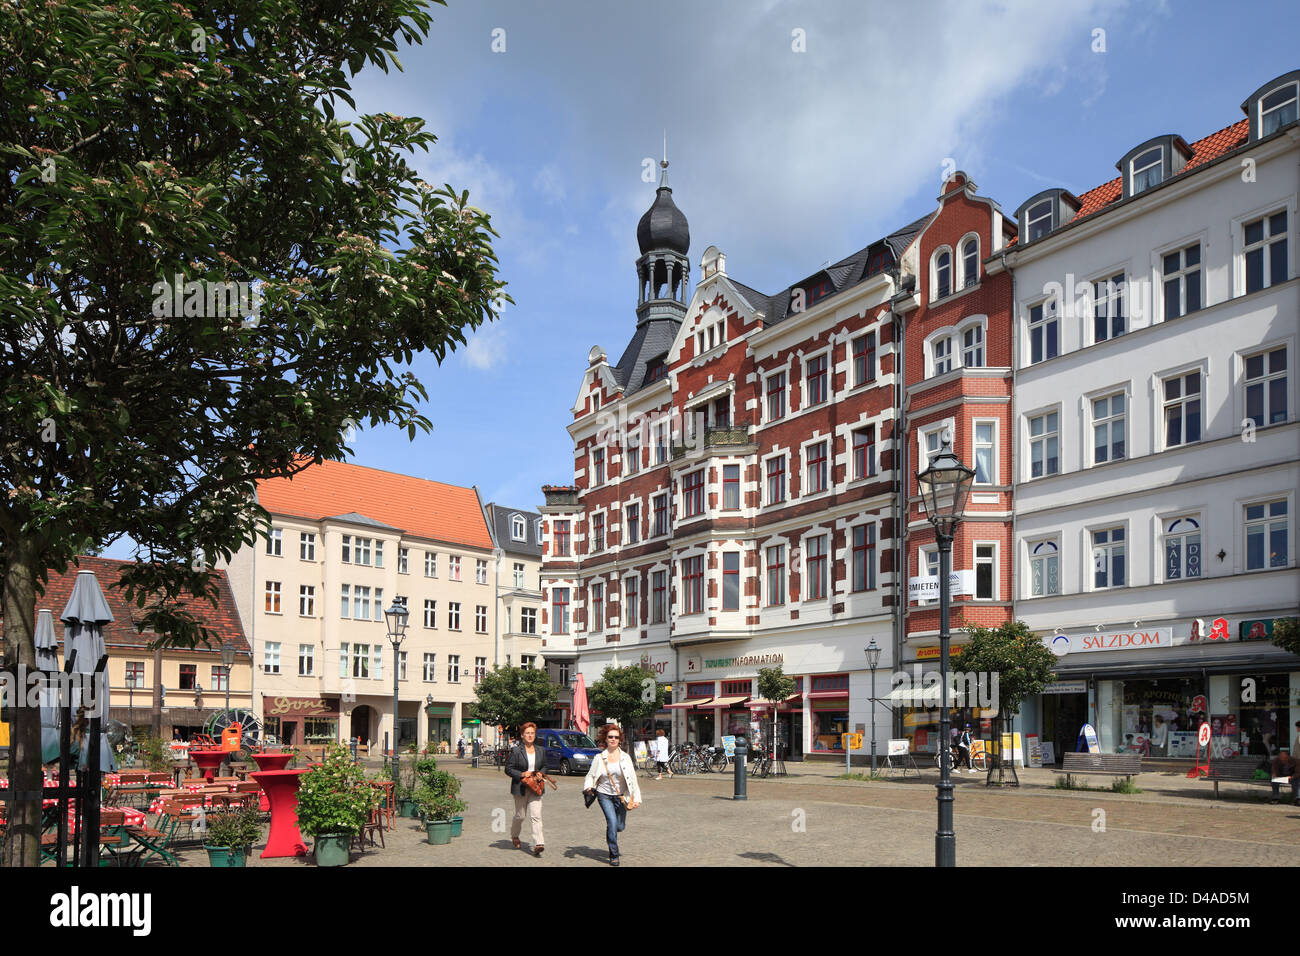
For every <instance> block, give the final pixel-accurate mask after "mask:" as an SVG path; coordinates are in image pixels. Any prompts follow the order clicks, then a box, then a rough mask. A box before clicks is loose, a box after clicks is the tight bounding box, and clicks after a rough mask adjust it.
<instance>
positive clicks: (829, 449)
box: [785, 435, 835, 501]
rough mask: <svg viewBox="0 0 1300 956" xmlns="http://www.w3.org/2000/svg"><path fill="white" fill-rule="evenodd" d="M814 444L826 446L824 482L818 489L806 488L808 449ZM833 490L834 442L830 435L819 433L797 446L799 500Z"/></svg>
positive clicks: (787, 487)
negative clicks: (810, 489)
mask: <svg viewBox="0 0 1300 956" xmlns="http://www.w3.org/2000/svg"><path fill="white" fill-rule="evenodd" d="M814 445H825V446H826V457H825V459H824V460H825V462H826V483H825V485H824V486H823V487H822V488H821V489H820V490H818V491H809V490H808V464H809V463H808V451H809V449H811V448H812V447H813V446H814ZM786 469H787V470H786V479H785V480H786V488H785V494H786V500H787V501H789V500H790V475H789V465H788V464H787V466H786ZM834 490H835V443H834V441H833V440H832V437H831V436H830V435H819V436H817V437H816V438H812V439H810V440H808V441H806V442H804V443H803V444H802V445H800V446H799V500H800V501H803V500H804V499H805V498H816V497H818V496H820V495H826V494H830V493H831V492H832V491H834Z"/></svg>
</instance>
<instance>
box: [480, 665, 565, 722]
mask: <svg viewBox="0 0 1300 956" xmlns="http://www.w3.org/2000/svg"><path fill="white" fill-rule="evenodd" d="M474 694H475V695H476V696H477V697H478V700H477V702H475V703H474V704H473V705H471V708H470V715H471V716H472V717H476V718H478V719H479V720H481V721H483V723H485V724H490V725H492V726H494V727H495V726H498V725H499V726H502V727H505V728H506V729H507V730H508V731H509V732H510V733H512V734H516V735H517V734H518V733H519V726H520V725H521V724H523V723H525V722H526V721H530V720H531V721H537V720H539V719H541V718H544V717H549V716H550V713H551V711H553V710H554V709H555V685H554V684H552V683H551V681H550V678H549V677H547V676H546V671H544V670H539V669H537V668H535V667H495V668H493V669H492V670H491V671H489V672H488V673H487V674H485V675H483V680H481V681H479V684H478V686H477V687H475V688H474Z"/></svg>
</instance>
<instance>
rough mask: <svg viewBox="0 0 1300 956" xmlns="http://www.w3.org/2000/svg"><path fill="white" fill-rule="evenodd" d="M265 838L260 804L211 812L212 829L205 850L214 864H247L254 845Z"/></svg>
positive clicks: (209, 828)
mask: <svg viewBox="0 0 1300 956" xmlns="http://www.w3.org/2000/svg"><path fill="white" fill-rule="evenodd" d="M261 838H262V821H261V819H260V817H259V816H258V812H257V807H255V806H252V805H251V804H250V805H249V806H245V807H240V808H238V809H235V810H224V811H221V812H219V813H213V814H209V815H208V832H207V836H206V838H205V839H204V841H203V849H205V850H207V851H208V862H209V863H211V864H212V866H214V867H232V866H245V865H246V863H247V860H248V855H249V854H250V853H251V852H252V850H253V844H254V843H256V842H257V841H258V840H260V839H261Z"/></svg>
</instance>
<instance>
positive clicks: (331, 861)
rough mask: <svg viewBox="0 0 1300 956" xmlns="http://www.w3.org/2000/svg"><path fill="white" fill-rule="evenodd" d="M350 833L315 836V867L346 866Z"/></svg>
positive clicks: (350, 842)
mask: <svg viewBox="0 0 1300 956" xmlns="http://www.w3.org/2000/svg"><path fill="white" fill-rule="evenodd" d="M351 846H352V834H351V833H321V834H317V836H316V865H317V866H347V865H348V859H349V853H348V851H349V849H350V848H351Z"/></svg>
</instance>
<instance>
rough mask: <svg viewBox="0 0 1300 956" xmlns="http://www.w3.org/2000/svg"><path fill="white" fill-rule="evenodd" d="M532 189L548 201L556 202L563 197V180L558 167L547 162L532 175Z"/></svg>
mask: <svg viewBox="0 0 1300 956" xmlns="http://www.w3.org/2000/svg"><path fill="white" fill-rule="evenodd" d="M533 189H534V190H536V191H537V192H538V193H539V194H540V195H541V197H542V198H543V199H545V200H546V201H547V202H548V203H557V202H560V201H561V200H563V199H564V197H565V190H564V180H563V177H562V176H561V174H560V169H559V167H558V166H556V165H555V164H554V163H547V164H546V165H545V166H543V167H542V168H541V169H539V170H538V171H537V175H536V176H534V177H533Z"/></svg>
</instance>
